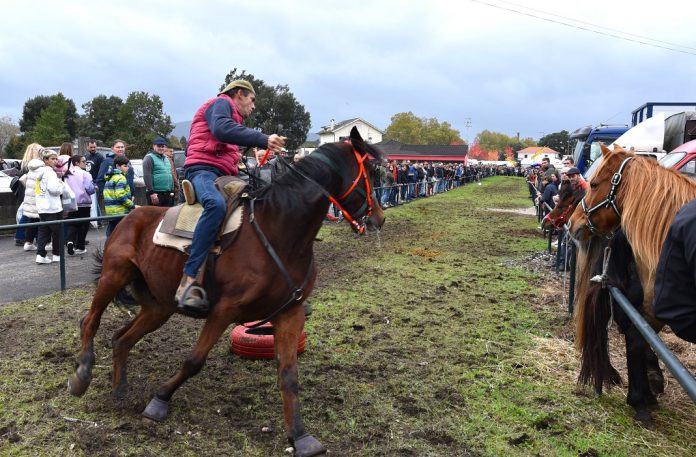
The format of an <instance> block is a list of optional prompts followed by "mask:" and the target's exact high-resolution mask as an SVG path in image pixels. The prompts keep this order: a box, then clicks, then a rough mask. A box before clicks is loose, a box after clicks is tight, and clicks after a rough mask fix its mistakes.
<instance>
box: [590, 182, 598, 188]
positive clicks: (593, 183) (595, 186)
mask: <svg viewBox="0 0 696 457" xmlns="http://www.w3.org/2000/svg"><path fill="white" fill-rule="evenodd" d="M597 186H598V184H597V183H596V182H591V183H590V189H593V190H594V189H597Z"/></svg>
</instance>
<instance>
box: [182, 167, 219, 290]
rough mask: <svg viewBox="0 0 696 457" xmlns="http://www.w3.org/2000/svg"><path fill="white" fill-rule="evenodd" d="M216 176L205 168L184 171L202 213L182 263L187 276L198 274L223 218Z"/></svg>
mask: <svg viewBox="0 0 696 457" xmlns="http://www.w3.org/2000/svg"><path fill="white" fill-rule="evenodd" d="M217 177H218V175H216V174H215V173H213V172H212V171H207V170H196V171H193V172H187V173H186V179H188V180H189V181H191V184H193V189H194V190H195V191H196V200H197V201H198V202H200V204H201V205H202V206H203V214H201V218H200V219H198V223H197V224H196V229H195V230H194V231H193V240H191V253H190V254H189V258H188V260H187V261H186V263H185V264H184V273H185V274H187V275H188V276H192V277H196V275H197V274H198V270H199V269H200V268H201V266H202V265H203V262H205V258H206V257H207V256H208V251H210V248H211V247H213V243H214V242H215V236H216V235H217V232H218V230H219V229H220V225H221V224H222V221H223V219H225V213H226V212H227V206H226V205H225V199H224V198H223V197H222V195H221V194H220V192H218V190H217V189H216V188H215V180H216V179H217Z"/></svg>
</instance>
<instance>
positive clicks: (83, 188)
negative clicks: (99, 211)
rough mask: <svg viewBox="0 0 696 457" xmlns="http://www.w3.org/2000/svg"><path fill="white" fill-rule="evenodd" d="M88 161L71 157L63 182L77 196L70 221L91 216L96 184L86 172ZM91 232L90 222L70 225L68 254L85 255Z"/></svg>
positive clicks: (67, 244)
mask: <svg viewBox="0 0 696 457" xmlns="http://www.w3.org/2000/svg"><path fill="white" fill-rule="evenodd" d="M86 168H87V160H86V159H85V158H84V157H83V156H82V155H80V154H75V155H73V156H71V157H70V168H69V169H68V171H67V173H66V174H65V176H64V177H63V181H64V182H66V183H67V184H68V186H70V189H72V191H73V193H74V194H75V200H76V201H77V209H76V210H75V211H71V212H70V213H68V219H82V218H87V217H89V216H90V210H91V207H92V197H91V195H92V194H93V193H94V191H95V189H94V183H93V182H92V175H91V174H89V172H88V171H87V170H86ZM87 232H89V222H80V223H75V224H70V225H68V233H67V236H66V244H65V246H66V247H67V250H68V254H70V255H73V254H85V253H86V252H87V250H86V249H85V241H86V238H87Z"/></svg>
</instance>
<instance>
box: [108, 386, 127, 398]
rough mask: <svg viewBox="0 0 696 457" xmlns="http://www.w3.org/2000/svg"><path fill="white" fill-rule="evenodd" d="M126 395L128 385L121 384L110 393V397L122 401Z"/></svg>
mask: <svg viewBox="0 0 696 457" xmlns="http://www.w3.org/2000/svg"><path fill="white" fill-rule="evenodd" d="M126 393H128V383H125V382H124V383H121V384H119V385H118V386H116V387H115V388H114V389H113V390H112V391H111V396H112V397H114V398H115V399H117V400H123V399H124V398H125V397H126Z"/></svg>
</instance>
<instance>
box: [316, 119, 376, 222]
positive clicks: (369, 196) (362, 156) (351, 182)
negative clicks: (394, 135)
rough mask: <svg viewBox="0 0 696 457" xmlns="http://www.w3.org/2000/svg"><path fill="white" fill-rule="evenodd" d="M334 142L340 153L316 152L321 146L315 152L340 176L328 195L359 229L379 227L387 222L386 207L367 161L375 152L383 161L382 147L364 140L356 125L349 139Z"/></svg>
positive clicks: (347, 218) (374, 156)
mask: <svg viewBox="0 0 696 457" xmlns="http://www.w3.org/2000/svg"><path fill="white" fill-rule="evenodd" d="M335 146H336V147H337V148H338V149H339V150H340V154H331V155H329V154H317V152H319V150H317V151H315V152H314V153H313V154H312V156H315V157H318V158H319V159H321V160H322V161H325V162H326V163H328V164H329V165H331V168H332V169H333V170H334V171H336V172H338V174H339V176H340V182H339V183H337V184H338V191H337V193H336V194H335V195H332V196H331V197H330V198H329V199H330V200H331V202H332V203H333V204H334V205H335V206H336V207H337V208H338V209H339V210H341V212H343V215H344V216H345V219H346V220H347V221H348V222H349V223H350V224H351V227H352V228H353V229H354V230H355V231H356V232H358V233H363V232H364V229H365V228H367V229H368V230H370V231H374V230H379V229H380V228H381V227H382V225H383V224H384V219H385V217H384V211H382V208H381V207H380V206H379V200H378V199H377V197H376V196H375V192H374V189H373V188H372V184H371V183H372V182H373V176H372V175H373V173H374V172H375V171H374V167H371V166H369V165H368V164H367V161H368V160H369V159H370V156H372V158H374V159H375V160H378V161H380V162H381V161H382V153H381V151H380V150H379V149H377V148H375V147H374V146H372V145H370V144H367V143H365V141H364V140H363V139H362V137H361V136H360V133H359V132H358V129H357V128H355V127H353V129H352V130H351V131H350V141H346V142H343V143H335ZM320 149H321V148H320Z"/></svg>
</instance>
